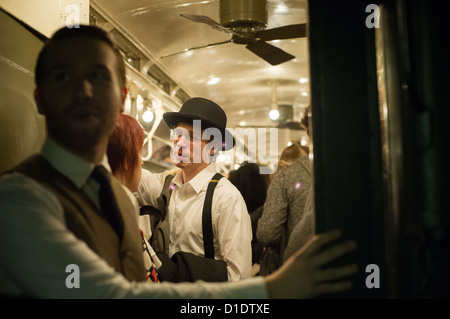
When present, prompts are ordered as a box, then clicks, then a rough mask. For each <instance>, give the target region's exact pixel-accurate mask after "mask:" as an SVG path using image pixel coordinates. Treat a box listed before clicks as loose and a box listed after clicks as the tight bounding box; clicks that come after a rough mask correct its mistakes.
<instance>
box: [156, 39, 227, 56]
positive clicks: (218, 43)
mask: <svg viewBox="0 0 450 319" xmlns="http://www.w3.org/2000/svg"><path fill="white" fill-rule="evenodd" d="M231 42H232V39H230V40H227V41H222V42H216V43H211V44H206V45H201V46H197V47H192V48H189V49H184V50H182V51H178V52H175V53H171V54H168V55H164V56H162V57H160V59H164V58H168V57H170V56H173V55H177V54H181V53H186V52H188V51H192V50H197V49H202V48H208V47H212V46H215V45H220V44H226V43H231Z"/></svg>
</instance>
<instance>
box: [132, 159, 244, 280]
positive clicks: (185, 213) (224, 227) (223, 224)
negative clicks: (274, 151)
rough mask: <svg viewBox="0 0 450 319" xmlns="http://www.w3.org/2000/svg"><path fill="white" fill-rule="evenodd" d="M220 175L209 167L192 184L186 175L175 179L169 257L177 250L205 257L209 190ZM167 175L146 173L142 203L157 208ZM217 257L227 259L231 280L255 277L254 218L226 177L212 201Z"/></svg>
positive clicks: (170, 222)
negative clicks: (205, 207)
mask: <svg viewBox="0 0 450 319" xmlns="http://www.w3.org/2000/svg"><path fill="white" fill-rule="evenodd" d="M215 173H216V170H215V169H214V166H213V165H209V166H207V167H206V168H205V169H203V170H202V171H201V172H200V173H198V174H197V175H196V176H195V177H194V178H192V179H191V180H190V181H189V182H187V183H185V184H182V179H181V178H182V175H181V174H182V172H178V174H177V175H175V177H174V179H173V180H172V184H174V185H175V187H174V189H173V191H172V195H171V198H170V202H169V207H168V218H169V225H170V244H169V255H170V256H172V255H173V254H174V253H175V252H177V251H185V252H191V253H194V254H196V255H198V256H204V247H203V235H202V211H203V204H204V201H205V197H206V189H207V187H208V183H209V181H210V180H211V178H212V177H213V176H214V174H215ZM165 176H166V174H165V173H161V174H152V173H150V172H149V171H147V170H143V172H142V177H141V183H140V186H139V191H138V193H137V196H138V200H139V202H140V204H141V205H152V206H156V199H157V198H158V197H159V195H160V193H161V190H162V187H163V185H164V179H165ZM211 212H212V224H213V236H214V257H215V258H216V259H221V260H224V261H225V262H226V263H227V266H228V267H227V268H228V280H229V281H236V280H240V279H243V278H247V277H250V276H251V268H252V259H251V258H252V251H251V240H252V228H251V220H250V215H249V214H248V211H247V207H246V205H245V202H244V199H243V197H242V195H241V193H240V192H239V190H238V189H237V188H236V187H235V186H234V185H233V184H231V182H230V181H229V180H228V179H226V178H222V179H221V180H220V181H219V183H218V185H217V186H216V189H215V191H214V195H213V200H212V207H211Z"/></svg>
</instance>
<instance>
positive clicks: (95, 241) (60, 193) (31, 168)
mask: <svg viewBox="0 0 450 319" xmlns="http://www.w3.org/2000/svg"><path fill="white" fill-rule="evenodd" d="M12 171H16V172H20V173H22V174H24V175H27V176H29V177H31V178H33V179H35V180H36V181H37V182H38V183H40V184H41V185H42V186H43V187H45V188H47V189H48V190H49V191H51V192H52V193H53V194H54V195H55V196H56V197H57V198H58V199H59V201H60V202H61V205H62V207H63V208H64V216H65V219H66V224H67V228H68V229H69V230H70V231H71V232H73V233H74V234H75V236H76V237H78V238H79V239H81V240H83V241H84V242H86V244H87V245H88V246H89V247H90V248H91V249H92V250H93V251H94V252H95V253H96V254H97V255H99V256H100V257H101V258H103V259H104V260H105V261H106V262H107V263H108V264H109V265H110V266H111V267H113V268H114V269H115V270H116V271H117V272H119V273H121V274H122V275H123V276H124V277H125V278H127V279H128V280H130V281H144V280H145V267H144V261H143V250H142V243H141V237H140V230H139V228H138V225H137V221H136V217H135V210H134V206H133V204H132V203H131V201H130V199H129V198H128V195H127V194H126V193H125V191H124V189H123V188H122V185H121V184H120V182H119V181H118V180H117V179H116V178H114V177H113V178H112V179H111V186H112V188H113V191H114V194H115V196H116V199H117V203H118V205H119V208H120V211H121V213H122V219H123V224H124V232H123V238H122V240H121V241H120V239H119V236H118V235H117V233H116V232H115V231H114V229H113V228H112V227H111V226H110V224H109V223H108V221H107V220H106V219H105V218H103V217H102V215H101V212H100V210H99V209H98V208H97V207H96V206H95V204H94V203H93V202H92V200H91V199H90V198H89V197H88V196H87V195H86V194H85V193H84V192H83V191H82V190H81V189H78V188H77V187H76V186H75V185H74V184H73V183H72V182H71V181H70V180H69V179H68V178H66V177H65V176H64V175H62V174H61V173H59V172H58V171H57V170H55V169H54V168H53V167H52V166H51V164H50V163H48V162H47V160H45V159H44V158H43V157H42V156H40V155H35V156H32V157H31V158H29V159H28V160H27V161H25V162H24V163H22V164H20V165H19V166H17V167H15V168H14V169H13V170H12Z"/></svg>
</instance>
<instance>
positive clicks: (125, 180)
mask: <svg viewBox="0 0 450 319" xmlns="http://www.w3.org/2000/svg"><path fill="white" fill-rule="evenodd" d="M144 139H145V134H144V130H143V129H142V126H141V125H140V124H139V122H138V121H137V120H136V119H134V118H133V117H131V116H128V115H126V114H120V115H119V118H118V119H117V122H116V127H115V129H114V132H113V133H112V134H111V136H110V138H109V142H108V151H107V155H108V161H109V165H110V166H111V170H112V172H113V174H114V176H116V177H117V179H118V180H119V181H120V182H121V183H122V184H123V185H124V186H125V187H126V188H128V189H129V190H130V191H131V192H132V193H134V192H136V191H137V190H138V187H139V182H140V179H141V174H142V164H143V162H142V158H141V150H142V146H143V144H144ZM130 198H131V200H133V201H136V198H135V197H134V195H132V194H130ZM139 228H140V229H141V236H142V246H143V248H144V263H145V268H146V271H147V275H146V278H147V281H154V282H159V279H158V275H157V272H156V269H158V268H159V267H160V266H161V262H160V260H159V259H158V257H156V254H155V252H154V250H153V248H152V247H151V246H150V244H149V243H148V241H147V239H148V238H150V236H151V233H150V221H149V219H148V216H141V217H139ZM143 230H144V231H143Z"/></svg>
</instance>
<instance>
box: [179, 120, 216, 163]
mask: <svg viewBox="0 0 450 319" xmlns="http://www.w3.org/2000/svg"><path fill="white" fill-rule="evenodd" d="M173 131H175V133H173V136H172V137H171V138H172V141H173V147H172V161H173V162H175V164H176V166H178V167H179V168H181V169H194V170H195V169H197V168H199V169H200V168H201V169H202V168H203V167H205V166H206V165H208V164H209V157H210V155H211V153H213V152H212V151H211V152H209V149H205V147H206V146H207V145H208V143H209V141H208V140H202V131H201V129H200V128H198V127H194V126H193V125H191V124H188V123H178V125H177V127H176V128H175V129H174V130H173ZM203 152H207V154H203Z"/></svg>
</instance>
